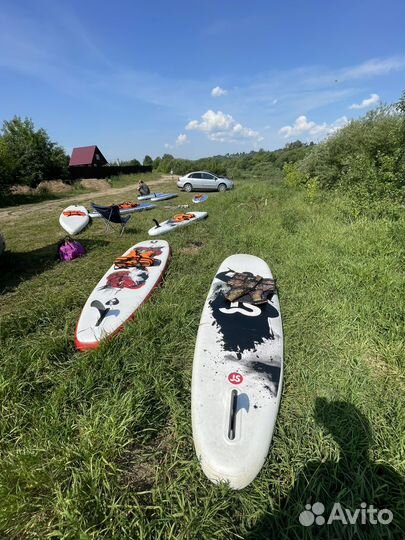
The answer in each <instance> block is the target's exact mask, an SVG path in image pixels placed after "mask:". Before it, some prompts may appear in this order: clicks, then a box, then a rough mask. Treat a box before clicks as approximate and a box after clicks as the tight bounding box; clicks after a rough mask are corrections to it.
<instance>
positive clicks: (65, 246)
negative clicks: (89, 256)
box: [58, 240, 86, 261]
mask: <svg viewBox="0 0 405 540" xmlns="http://www.w3.org/2000/svg"><path fill="white" fill-rule="evenodd" d="M85 254H86V250H85V249H84V247H83V246H82V244H81V243H80V242H77V240H64V241H63V242H62V244H61V245H60V246H59V248H58V255H59V259H60V260H61V261H73V260H74V259H77V258H78V257H82V256H83V255H85Z"/></svg>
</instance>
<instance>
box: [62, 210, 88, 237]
mask: <svg viewBox="0 0 405 540" xmlns="http://www.w3.org/2000/svg"><path fill="white" fill-rule="evenodd" d="M68 213H70V214H71V215H66V214H68ZM89 221H90V219H89V213H88V211H87V208H85V207H84V206H80V205H77V204H72V205H70V206H67V207H66V208H65V209H64V210H62V212H61V214H60V216H59V225H60V226H61V227H62V229H64V230H65V231H66V232H67V233H68V234H70V235H72V236H74V235H75V234H79V232H81V231H82V230H83V229H85V228H86V227H87V225H88V224H89Z"/></svg>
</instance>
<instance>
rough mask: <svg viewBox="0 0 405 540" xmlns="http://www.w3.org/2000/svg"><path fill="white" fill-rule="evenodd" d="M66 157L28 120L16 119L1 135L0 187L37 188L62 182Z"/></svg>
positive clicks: (7, 124) (66, 168) (4, 126)
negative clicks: (56, 181)
mask: <svg viewBox="0 0 405 540" xmlns="http://www.w3.org/2000/svg"><path fill="white" fill-rule="evenodd" d="M67 176H68V157H67V156H66V154H65V152H64V150H63V149H62V148H61V147H60V146H58V145H57V144H56V143H54V142H52V141H51V140H50V138H49V136H48V134H47V133H46V131H45V130H44V129H38V130H35V127H34V124H33V122H32V120H31V119H29V118H25V119H24V120H22V119H21V118H19V117H17V116H15V117H14V118H13V119H12V120H9V121H5V122H4V123H3V127H2V130H1V133H0V184H2V185H3V187H4V186H7V185H10V184H23V185H29V186H31V187H36V186H37V185H38V184H39V183H40V182H41V180H50V179H52V178H62V179H65V178H67Z"/></svg>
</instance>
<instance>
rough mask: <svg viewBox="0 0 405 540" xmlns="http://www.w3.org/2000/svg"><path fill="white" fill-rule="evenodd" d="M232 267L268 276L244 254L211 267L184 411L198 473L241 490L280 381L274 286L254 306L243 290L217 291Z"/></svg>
mask: <svg viewBox="0 0 405 540" xmlns="http://www.w3.org/2000/svg"><path fill="white" fill-rule="evenodd" d="M237 272H238V273H239V272H241V273H242V272H246V273H251V274H252V275H253V276H256V275H259V276H262V277H263V278H270V279H272V273H271V271H270V268H269V267H268V265H267V264H266V262H265V261H263V260H262V259H259V258H258V257H255V256H252V255H232V256H231V257H228V258H227V259H226V260H225V261H224V262H223V263H222V264H221V266H220V267H219V269H218V272H217V273H216V276H215V278H214V281H213V283H212V286H211V289H210V291H209V294H208V297H207V300H206V302H205V305H204V308H203V312H202V316H201V321H200V325H199V330H198V335H197V341H196V346H195V354H194V362H193V377H192V391H191V410H192V424H193V439H194V445H195V449H196V453H197V456H198V458H199V460H200V462H201V466H202V468H203V471H204V473H205V474H206V476H207V477H208V478H209V479H210V480H212V481H213V482H221V481H224V482H229V485H230V487H232V488H233V489H242V488H244V487H245V486H247V485H248V484H249V483H250V482H252V481H253V480H254V478H255V477H256V475H257V474H258V473H259V471H260V470H261V468H262V466H263V464H264V462H265V460H266V456H267V454H268V451H269V448H270V444H271V440H272V436H273V431H274V427H275V424H276V418H277V413H278V409H279V404H280V398H281V387H282V380H283V329H282V322H281V314H280V305H279V301H278V296H277V293H273V295H272V296H269V297H268V298H267V300H266V301H265V302H264V303H263V304H259V305H254V304H253V303H249V297H247V298H246V297H242V298H241V300H242V301H236V302H229V301H228V300H227V299H226V298H225V296H224V293H226V291H227V290H229V286H228V285H227V283H228V281H229V280H230V279H231V278H232V277H233V276H234V274H235V273H237Z"/></svg>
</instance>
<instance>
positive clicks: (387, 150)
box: [298, 106, 405, 198]
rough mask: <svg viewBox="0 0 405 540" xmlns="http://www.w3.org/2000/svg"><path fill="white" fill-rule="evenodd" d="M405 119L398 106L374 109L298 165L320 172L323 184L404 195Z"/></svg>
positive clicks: (372, 193)
mask: <svg viewBox="0 0 405 540" xmlns="http://www.w3.org/2000/svg"><path fill="white" fill-rule="evenodd" d="M403 122H404V119H403V115H402V114H401V113H400V111H399V110H398V109H397V108H395V107H392V106H390V107H388V106H384V107H380V108H379V109H377V110H375V111H371V112H369V113H368V114H367V115H366V116H365V117H364V118H360V119H359V120H353V121H352V122H350V124H349V125H347V126H346V127H344V128H343V129H341V130H340V131H339V132H337V133H336V134H334V135H332V136H331V137H329V138H328V139H327V140H326V141H324V142H322V143H320V144H319V145H317V146H316V147H315V148H314V150H313V151H312V152H311V153H309V154H307V155H306V156H305V158H304V159H303V160H302V161H301V162H299V164H298V169H299V171H300V172H301V173H302V174H303V175H304V176H305V175H308V176H309V177H311V178H312V177H315V176H316V177H317V179H318V182H319V185H320V186H321V187H322V188H329V189H330V188H337V187H341V188H344V189H345V190H348V189H349V190H353V192H355V193H356V192H361V193H362V195H363V194H364V193H366V194H367V195H368V196H369V197H377V198H378V197H390V198H397V197H400V196H401V194H402V189H403V186H404V178H405V164H404V151H405V149H404V141H403Z"/></svg>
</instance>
